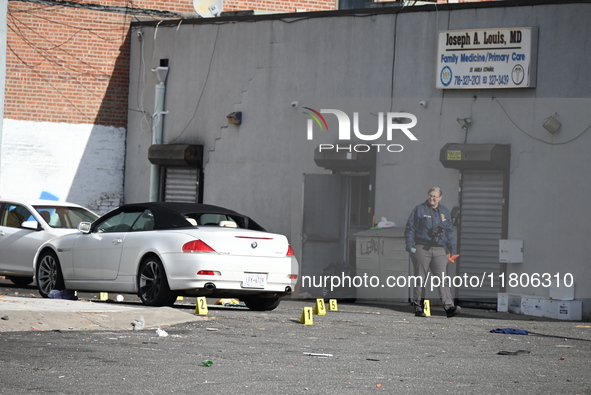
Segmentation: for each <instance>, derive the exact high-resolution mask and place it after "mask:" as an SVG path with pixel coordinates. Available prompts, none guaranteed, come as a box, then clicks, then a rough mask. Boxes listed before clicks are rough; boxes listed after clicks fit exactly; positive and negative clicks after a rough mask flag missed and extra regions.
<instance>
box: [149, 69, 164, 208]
mask: <svg viewBox="0 0 591 395" xmlns="http://www.w3.org/2000/svg"><path fill="white" fill-rule="evenodd" d="M152 72H153V73H154V74H155V75H156V78H157V79H158V83H157V84H156V90H155V96H154V114H153V115H152V145H156V144H162V136H163V127H162V118H163V117H162V116H163V115H165V114H168V111H164V93H165V92H166V85H165V82H166V76H167V75H168V59H162V60H160V67H156V68H155V69H152ZM159 197H160V166H159V165H152V167H151V168H150V201H151V202H157V201H158V200H159Z"/></svg>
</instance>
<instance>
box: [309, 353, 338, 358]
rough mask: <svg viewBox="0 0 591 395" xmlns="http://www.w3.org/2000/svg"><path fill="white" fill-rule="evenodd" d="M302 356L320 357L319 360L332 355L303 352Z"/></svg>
mask: <svg viewBox="0 0 591 395" xmlns="http://www.w3.org/2000/svg"><path fill="white" fill-rule="evenodd" d="M304 355H308V356H310V357H321V358H329V357H332V354H319V353H315V352H305V353H304Z"/></svg>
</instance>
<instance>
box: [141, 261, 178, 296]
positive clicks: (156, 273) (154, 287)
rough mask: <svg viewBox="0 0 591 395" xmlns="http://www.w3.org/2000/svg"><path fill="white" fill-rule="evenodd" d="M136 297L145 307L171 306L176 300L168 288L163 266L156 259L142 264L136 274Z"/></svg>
mask: <svg viewBox="0 0 591 395" xmlns="http://www.w3.org/2000/svg"><path fill="white" fill-rule="evenodd" d="M138 296H139V297H140V299H141V300H142V303H144V304H145V305H147V306H172V305H173V304H174V302H175V300H176V295H175V294H173V293H172V292H171V290H170V287H169V286H168V280H167V279H166V272H165V271H164V266H162V262H161V261H160V259H158V257H155V256H151V257H148V258H146V259H144V261H143V262H142V264H141V265H140V272H139V274H138Z"/></svg>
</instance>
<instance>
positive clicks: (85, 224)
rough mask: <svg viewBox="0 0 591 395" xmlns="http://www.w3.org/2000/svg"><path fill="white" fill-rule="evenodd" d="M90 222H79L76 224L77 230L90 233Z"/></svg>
mask: <svg viewBox="0 0 591 395" xmlns="http://www.w3.org/2000/svg"><path fill="white" fill-rule="evenodd" d="M90 225H91V224H90V222H80V223H79V224H78V231H80V232H82V233H85V234H88V233H90Z"/></svg>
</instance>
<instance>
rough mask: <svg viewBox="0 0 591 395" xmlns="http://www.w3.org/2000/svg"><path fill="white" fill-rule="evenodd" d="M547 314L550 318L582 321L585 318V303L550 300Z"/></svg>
mask: <svg viewBox="0 0 591 395" xmlns="http://www.w3.org/2000/svg"><path fill="white" fill-rule="evenodd" d="M546 314H547V317H549V318H556V319H559V320H569V321H580V320H581V319H582V317H583V302H582V301H580V300H548V301H547V303H546Z"/></svg>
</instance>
